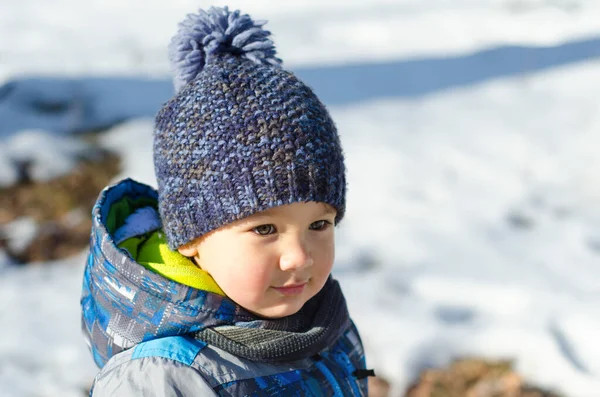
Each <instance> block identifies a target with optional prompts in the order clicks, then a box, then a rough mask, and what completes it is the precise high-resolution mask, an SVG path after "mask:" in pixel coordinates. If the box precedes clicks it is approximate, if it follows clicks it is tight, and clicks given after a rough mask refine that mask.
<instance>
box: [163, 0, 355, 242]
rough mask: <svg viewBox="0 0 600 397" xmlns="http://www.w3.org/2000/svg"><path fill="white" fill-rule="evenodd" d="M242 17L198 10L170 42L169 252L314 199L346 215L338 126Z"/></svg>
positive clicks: (262, 33)
mask: <svg viewBox="0 0 600 397" xmlns="http://www.w3.org/2000/svg"><path fill="white" fill-rule="evenodd" d="M264 24H265V22H256V21H253V20H252V19H251V18H250V17H249V16H248V15H245V14H241V13H240V12H239V11H234V12H230V11H229V10H228V9H227V8H226V7H225V8H214V7H213V8H211V9H209V10H208V11H202V10H200V11H199V12H198V14H190V15H188V16H187V18H186V19H185V20H184V21H183V22H181V23H180V24H179V30H178V32H177V34H176V35H175V37H174V38H173V39H172V41H171V44H170V46H169V57H170V60H171V64H172V66H173V68H174V71H175V78H174V83H175V90H176V94H175V96H174V97H173V98H172V99H171V100H170V101H169V102H167V103H166V104H165V105H164V107H163V108H162V109H161V110H160V111H159V113H158V115H157V117H156V125H155V134H154V168H155V172H156V177H157V181H158V204H159V212H160V216H161V220H162V224H163V229H164V231H165V234H166V236H167V241H168V243H169V247H170V248H171V249H177V248H178V247H180V246H181V245H183V244H186V243H188V242H190V241H192V240H194V239H196V238H198V237H200V236H202V235H204V234H206V233H208V232H210V231H211V230H214V229H217V228H219V227H221V226H223V225H226V224H228V223H231V222H233V221H235V220H238V219H242V218H245V217H247V216H250V215H252V214H254V213H256V212H260V211H264V210H267V209H269V208H272V207H276V206H280V205H284V204H291V203H295V202H306V201H317V202H324V203H327V204H330V205H331V206H333V207H334V208H335V209H336V210H337V215H336V223H337V222H339V221H340V220H341V219H342V217H343V216H344V212H345V196H346V179H345V167H344V157H343V153H342V149H341V146H340V141H339V137H338V135H337V130H336V128H335V125H334V123H333V121H332V120H331V117H330V116H329V113H328V112H327V110H326V109H325V106H324V105H323V104H322V103H321V102H320V101H319V99H318V98H317V97H316V95H315V94H314V93H313V92H312V90H311V89H310V88H308V87H307V86H306V85H304V84H303V83H302V82H301V81H300V80H298V78H296V76H294V75H293V74H292V73H291V72H288V71H285V70H283V69H282V68H281V66H280V64H281V60H280V59H278V58H276V57H275V47H274V45H273V42H272V41H271V40H270V39H269V38H268V37H269V35H270V32H268V31H266V30H264V29H263V28H262V25H264Z"/></svg>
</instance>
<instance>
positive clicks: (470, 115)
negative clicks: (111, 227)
mask: <svg viewBox="0 0 600 397" xmlns="http://www.w3.org/2000/svg"><path fill="white" fill-rule="evenodd" d="M244 3H245V2H241V1H232V2H229V4H230V5H231V6H232V7H234V8H236V7H241V8H242V10H244V11H246V12H248V13H250V14H251V15H253V16H255V17H256V18H258V19H269V20H270V23H269V24H268V25H267V26H268V28H269V29H270V30H271V31H272V32H273V33H274V34H275V41H276V44H277V46H278V48H279V52H280V56H281V57H282V58H283V59H284V60H285V61H286V65H287V66H288V67H291V68H293V69H294V70H297V71H298V74H299V75H301V76H303V78H305V79H306V80H307V81H308V82H309V84H311V85H312V86H313V87H314V88H315V90H316V91H317V92H318V93H319V94H320V95H321V96H322V97H323V98H324V100H325V101H326V102H327V103H328V105H329V107H330V110H331V112H332V114H333V117H334V119H335V120H336V122H337V124H338V127H339V130H340V132H341V135H342V141H343V145H344V148H345V152H346V155H347V165H348V170H349V175H348V177H349V183H350V185H349V196H348V213H347V217H346V219H345V220H344V222H343V223H342V225H341V227H340V229H339V230H338V265H337V268H336V270H335V273H336V276H337V277H338V278H339V279H340V281H341V282H342V286H343V287H344V290H345V292H346V296H347V299H348V301H349V304H350V309H351V313H352V315H353V318H354V319H355V321H356V322H357V324H358V327H359V329H360V330H361V332H362V334H363V338H364V340H365V344H366V348H367V354H368V361H369V364H370V366H372V367H374V368H375V369H376V371H377V372H378V373H379V374H381V375H385V376H386V377H388V378H390V379H391V380H393V382H394V385H395V387H396V388H397V390H401V389H403V388H404V387H405V386H406V384H407V382H409V381H410V380H411V379H412V377H414V375H415V374H416V373H417V372H418V371H419V369H421V368H423V367H424V366H428V365H442V364H444V363H445V362H447V361H448V360H449V359H450V358H452V357H454V356H457V355H466V354H478V355H484V356H488V357H502V358H505V357H508V358H514V359H515V363H516V365H517V367H518V369H519V370H520V371H521V372H522V373H523V374H524V375H525V376H526V377H527V378H528V379H529V380H530V381H532V382H536V383H539V384H541V385H543V386H547V387H553V388H557V389H559V390H562V391H564V392H565V394H567V395H568V396H571V397H593V396H597V395H598V392H597V390H599V389H600V347H598V343H597V341H596V339H597V336H596V334H597V330H598V329H600V309H598V308H599V307H600V266H598V264H600V176H598V173H597V171H596V170H597V169H598V167H600V160H599V156H598V155H597V151H598V150H599V149H598V148H599V145H600V134H599V133H598V131H600V100H599V99H600V98H599V97H600V94H598V93H599V92H600V77H598V76H600V75H599V74H598V68H599V67H600V58H599V55H600V25H599V24H598V23H597V21H598V20H599V18H600V4H599V3H597V2H594V1H592V0H589V1H584V0H579V1H576V0H545V1H544V0H520V1H519V0H512V1H507V0H487V1H481V0H480V1H476V0H460V1H452V2H449V1H442V0H419V1H417V0H399V1H392V0H388V1H386V0H377V1H371V2H361V1H358V0H352V1H348V0H346V1H342V0H338V1H329V2H323V1H316V0H311V1H300V0H297V1H296V0H295V1H287V2H267V1H266V0H261V1H254V2H252V4H251V5H250V4H244ZM207 4H209V3H205V2H197V1H194V2H192V1H178V2H175V1H173V2H164V1H156V0H155V1H141V0H140V1H133V0H128V1H122V0H121V1H106V0H104V1H99V0H96V1H92V0H90V1H79V2H76V1H73V0H56V1H53V2H47V1H42V0H21V1H19V2H10V4H9V3H8V2H7V4H6V5H5V6H4V8H3V10H4V11H3V12H2V13H0V57H1V58H2V62H0V83H1V82H5V81H8V80H10V79H13V78H19V77H27V76H32V75H38V76H39V75H41V76H59V77H73V76H75V77H81V78H82V79H83V81H84V82H86V83H85V84H89V80H87V79H85V77H88V76H100V77H111V78H112V77H124V76H125V77H131V76H135V77H136V78H137V77H139V78H147V79H155V82H158V84H159V85H160V87H158V86H154V85H153V86H152V87H153V89H156V87H158V91H153V92H156V93H157V94H156V95H157V96H158V93H159V92H161V93H164V88H161V87H164V84H166V83H165V82H164V80H165V79H166V78H167V76H168V65H167V62H166V56H165V48H166V44H167V42H168V39H169V38H170V36H171V35H172V34H173V32H174V30H175V25H176V22H177V21H178V20H180V19H181V18H182V17H183V15H184V14H185V13H186V12H189V11H193V10H195V9H196V8H197V7H199V6H206V5H207ZM516 46H518V47H516ZM69 84H70V83H69ZM147 84H153V83H149V82H147ZM67 85H68V84H67ZM76 86H77V85H76ZM90 86H91V87H92V88H89V87H90ZM79 87H80V86H79ZM85 87H87V88H86V89H87V90H89V93H90V95H85V96H84V99H83V100H82V101H83V103H85V104H86V106H94V105H96V107H94V109H96V113H94V114H93V117H91V118H90V117H87V116H81V114H80V113H77V112H76V110H77V109H75V110H73V111H74V112H75V113H74V114H76V115H79V116H78V117H79V118H76V119H74V118H72V117H71V115H72V113H68V114H69V117H67V118H65V120H68V122H69V123H71V124H61V123H62V121H60V120H59V121H60V122H57V123H55V124H52V126H53V127H56V128H50V127H48V128H49V129H52V130H53V131H52V133H57V131H55V130H61V129H62V130H69V128H71V130H77V128H76V126H75V127H74V126H73V124H72V123H80V124H81V125H87V124H86V122H90V120H92V121H96V122H99V121H98V120H100V121H103V120H104V121H105V120H110V119H111V117H116V119H118V117H117V116H119V115H122V114H121V113H119V114H118V115H116V112H118V111H124V112H125V113H127V111H131V113H130V114H135V115H137V116H141V115H144V114H145V112H147V111H148V109H147V108H146V107H139V108H136V109H135V111H133V110H131V106H132V105H131V103H130V102H135V96H134V97H133V98H134V99H133V100H128V101H127V102H123V106H125V107H126V108H125V109H115V108H114V107H108V108H106V107H103V106H98V103H105V102H107V98H109V99H110V98H113V96H114V95H115V93H114V91H110V90H101V89H100V88H98V85H97V84H96V85H94V84H91V85H86V86H85ZM58 91H61V92H62V93H64V92H67V93H70V94H72V91H73V90H69V89H68V88H64V87H63V88H61V89H60V90H58ZM86 92H88V91H86ZM340 93H342V94H340ZM1 94H2V92H1V89H0V115H3V116H2V117H3V118H5V119H4V120H2V124H6V123H9V122H11V121H12V120H9V119H8V118H9V117H10V115H11V114H19V115H21V116H23V115H24V114H25V115H26V112H27V111H28V110H27V109H30V108H27V107H24V108H20V110H19V109H17V110H19V111H17V110H15V108H14V107H11V106H8V107H7V106H6V101H5V102H4V103H3V101H2V95H1ZM46 94H47V93H46ZM32 95H35V90H33V94H32ZM50 95H52V93H50ZM111 95H113V96H111ZM157 96H155V97H154V98H156V97H157ZM5 98H6V97H5ZM108 102H110V101H108ZM159 102H160V101H159ZM145 104H146V105H148V103H147V102H145ZM150 105H151V103H150ZM150 105H148V106H150ZM3 106H4V107H3ZM23 109H25V110H23ZM31 109H32V108H31ZM97 109H101V110H100V111H98V110H97ZM102 109H103V110H102ZM150 110H151V109H150ZM3 112H4V113H3ZM11 112H12V113H11ZM23 112H25V113H23ZM150 113H151V112H150ZM98 117H100V119H98ZM23 119H24V120H33V118H28V117H24V118H23ZM35 120H40V118H35ZM73 120H75V121H73ZM100 124H101V123H100ZM49 125H50V124H49ZM66 126H68V128H67V127H66ZM151 130H152V120H151V114H147V116H146V117H142V118H136V119H134V120H132V121H129V122H126V123H123V124H121V125H119V126H117V127H115V128H113V129H112V130H111V131H110V132H109V133H107V134H106V135H105V136H104V137H103V142H104V144H105V145H106V146H109V147H113V148H116V149H119V150H120V149H121V148H123V147H131V142H135V150H134V151H129V153H126V155H127V156H126V157H125V172H124V174H123V176H130V177H133V178H135V179H138V180H141V181H143V182H147V183H151V184H153V183H154V180H153V175H152V166H151V150H150V145H151ZM69 131H70V130H69ZM17 132H18V131H17ZM36 134H37V135H36ZM0 136H1V137H2V140H1V141H0V142H1V143H0V167H2V169H0V182H2V181H10V175H11V171H10V162H8V161H7V160H6V159H7V158H9V157H10V156H34V158H35V161H37V162H39V164H40V167H41V169H46V170H47V168H44V167H43V165H44V164H47V163H46V162H47V158H48V156H44V155H40V152H41V150H38V151H31V150H30V148H29V146H28V145H27V144H26V143H27V142H30V141H31V137H38V138H37V139H39V142H46V141H45V140H44V139H46V138H44V137H45V135H44V134H43V133H40V132H37V133H33V132H31V131H29V132H27V133H20V132H18V133H15V131H13V132H9V131H3V132H2V134H0ZM61 139H62V138H61ZM15 142H16V143H15ZM23 142H25V143H23ZM36 142H38V141H36ZM56 142H58V143H56V144H54V145H53V146H50V145H49V144H47V143H45V144H44V146H43V147H44V149H45V151H48V148H49V147H53V148H55V149H53V151H52V152H53V153H56V154H57V155H58V154H61V157H60V158H63V162H62V163H61V164H62V168H60V167H58V168H55V169H54V171H52V170H51V171H52V172H55V173H56V172H60V171H61V170H62V169H64V168H65V167H67V166H68V164H69V158H71V157H72V156H73V151H74V150H75V151H77V150H85V148H80V147H77V146H73V145H70V144H69V143H68V142H66V143H65V142H63V141H62V140H57V141H56ZM37 147H38V148H40V147H41V146H40V145H38V146H37ZM50 158H51V156H50ZM44 175H46V176H47V174H43V173H42V176H41V177H40V178H43V177H44ZM4 183H5V184H6V183H8V182H4ZM84 255H85V254H84V253H82V254H81V255H80V256H78V257H75V258H72V259H69V260H67V261H62V262H60V263H54V264H48V265H45V266H30V267H26V268H14V267H10V266H7V265H4V266H3V265H2V264H1V263H2V256H1V253H0V319H1V321H0V335H2V338H0V391H1V393H0V394H2V396H9V397H13V396H14V397H16V396H19V397H21V396H56V395H61V396H80V395H81V393H82V392H81V391H82V390H83V389H84V388H85V387H86V386H87V385H88V384H89V382H90V381H91V378H92V377H93V375H94V373H95V368H94V365H93V363H92V360H91V357H90V356H89V354H88V352H87V350H86V347H85V345H84V343H83V340H82V338H81V336H80V333H79V306H78V297H79V291H80V290H79V289H80V280H81V272H82V266H83V262H84V259H83V258H84Z"/></svg>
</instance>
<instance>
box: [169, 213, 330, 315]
mask: <svg viewBox="0 0 600 397" xmlns="http://www.w3.org/2000/svg"><path fill="white" fill-rule="evenodd" d="M335 215H336V211H335V209H333V208H332V207H331V206H329V205H327V204H324V203H316V202H302V203H294V204H288V205H283V206H279V207H275V208H271V209H269V210H267V211H264V212H260V213H257V214H254V215H252V216H250V217H248V218H244V219H242V220H239V221H236V222H233V223H231V224H229V225H226V226H224V227H221V228H219V229H217V230H215V231H213V232H211V233H209V234H207V235H205V236H202V237H200V238H199V239H197V240H194V241H192V242H191V243H188V244H186V245H184V246H182V247H180V248H179V252H181V253H182V254H183V255H185V256H189V257H194V258H195V259H196V262H197V263H198V264H199V265H200V267H201V268H202V269H203V270H205V271H207V272H208V273H209V274H210V275H211V276H212V277H213V278H214V279H215V281H216V282H217V284H219V286H220V287H221V289H222V290H223V291H224V292H225V294H227V296H228V297H229V298H231V299H233V300H234V301H235V302H236V303H237V304H239V305H241V306H242V307H244V308H245V309H247V310H249V311H251V312H253V313H255V314H258V315H260V316H263V317H269V318H279V317H284V316H288V315H291V314H294V313H296V312H297V311H298V310H300V309H301V308H302V306H303V305H304V303H306V301H308V300H309V299H310V298H312V297H313V296H315V295H316V294H317V293H318V292H319V291H320V290H321V288H322V287H323V285H324V284H325V282H326V281H327V277H328V276H329V274H330V272H331V268H332V267H333V258H334V220H335Z"/></svg>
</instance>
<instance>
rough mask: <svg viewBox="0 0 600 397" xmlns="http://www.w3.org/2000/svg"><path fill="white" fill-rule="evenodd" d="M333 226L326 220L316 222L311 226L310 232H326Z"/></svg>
mask: <svg viewBox="0 0 600 397" xmlns="http://www.w3.org/2000/svg"><path fill="white" fill-rule="evenodd" d="M329 225H331V222H329V221H326V220H324V219H323V220H320V221H316V222H313V223H311V224H310V227H309V229H310V230H325V229H326V228H327V226H329Z"/></svg>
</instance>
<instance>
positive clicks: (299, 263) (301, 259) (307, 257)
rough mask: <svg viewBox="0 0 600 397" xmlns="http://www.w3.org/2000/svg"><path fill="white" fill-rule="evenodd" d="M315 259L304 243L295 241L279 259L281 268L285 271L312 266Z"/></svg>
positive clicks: (288, 245)
mask: <svg viewBox="0 0 600 397" xmlns="http://www.w3.org/2000/svg"><path fill="white" fill-rule="evenodd" d="M312 264H313V259H312V255H311V254H310V252H309V250H308V249H307V248H306V246H305V244H304V243H303V242H302V241H294V242H291V243H289V244H287V246H286V247H285V250H284V251H283V254H282V255H281V257H280V259H279V267H280V268H281V270H283V271H293V270H298V269H302V268H305V267H309V266H312Z"/></svg>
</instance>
